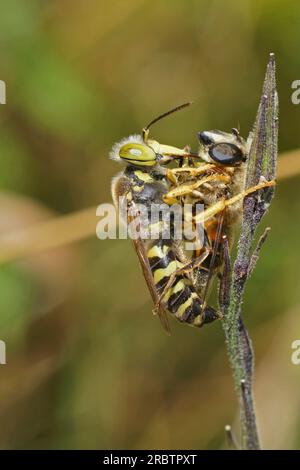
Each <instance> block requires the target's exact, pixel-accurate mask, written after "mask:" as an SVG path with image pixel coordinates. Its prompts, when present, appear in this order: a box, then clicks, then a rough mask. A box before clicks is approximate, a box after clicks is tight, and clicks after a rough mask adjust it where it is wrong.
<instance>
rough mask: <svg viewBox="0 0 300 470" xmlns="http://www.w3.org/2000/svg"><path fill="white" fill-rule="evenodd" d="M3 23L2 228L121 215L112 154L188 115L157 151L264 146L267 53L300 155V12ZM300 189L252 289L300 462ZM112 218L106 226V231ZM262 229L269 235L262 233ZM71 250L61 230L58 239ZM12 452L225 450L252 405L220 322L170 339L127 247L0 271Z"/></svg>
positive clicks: (228, 5) (255, 331) (5, 412)
mask: <svg viewBox="0 0 300 470" xmlns="http://www.w3.org/2000/svg"><path fill="white" fill-rule="evenodd" d="M4 3H5V6H4V5H3V8H2V9H1V15H0V57H1V76H0V79H2V80H4V81H5V82H6V85H7V104H6V105H5V106H1V107H0V119H1V126H0V142H1V152H0V159H1V171H0V184H1V194H0V205H1V207H0V229H1V232H2V233H4V232H9V231H13V230H18V229H20V228H22V227H27V226H31V225H33V224H38V223H39V222H41V221H44V220H47V219H50V218H51V217H55V215H61V214H68V213H71V212H75V211H77V210H80V209H83V208H86V207H90V206H95V205H97V204H100V203H101V202H108V201H110V200H111V196H110V180H111V178H112V176H113V175H114V174H116V173H117V172H118V171H120V167H119V166H118V165H116V163H115V162H112V161H109V160H108V158H107V156H108V152H109V150H110V147H111V145H112V144H113V143H114V142H115V141H118V140H120V139H121V138H122V137H124V136H126V135H128V134H131V133H136V132H139V131H140V129H141V128H142V127H143V126H144V125H145V124H146V123H147V122H148V121H149V120H150V119H151V118H153V117H154V116H156V115H157V114H159V113H161V112H163V111H165V110H167V109H169V108H171V107H172V106H175V105H177V104H179V103H182V102H184V101H187V100H192V101H193V102H194V104H193V106H192V107H191V108H190V109H189V110H186V111H184V112H182V113H178V114H176V115H174V116H173V117H172V118H169V119H166V120H165V121H163V122H161V123H160V124H159V125H157V126H156V127H155V128H153V131H152V136H153V137H155V138H157V139H158V140H160V141H161V142H164V143H170V144H173V145H177V146H183V145H185V144H187V143H191V144H192V146H194V148H196V145H197V142H196V132H197V131H198V130H203V129H211V128H219V129H222V130H225V131H228V130H230V129H231V127H237V126H240V129H241V133H242V135H245V136H246V135H247V134H248V131H249V130H250V128H251V126H252V124H253V122H254V118H255V113H256V109H257V106H258V102H259V97H260V92H261V87H262V81H263V77H264V73H265V68H266V64H267V61H268V54H269V52H275V54H276V59H277V71H278V90H279V97H280V133H279V138H280V140H279V145H280V151H281V152H282V151H286V150H289V149H295V148H298V147H300V133H299V128H300V105H299V106H295V105H293V104H292V103H291V98H290V97H291V91H292V90H291V83H292V81H293V80H296V79H300V54H299V44H300V29H299V21H300V4H299V2H296V1H278V0H263V1H262V0H259V1H258V0H256V1H255V0H252V1H250V0H244V1H243V2H241V1H238V0H229V1H227V2H222V1H212V0H207V1H204V0H203V1H202V0H164V1H158V0H152V1H150V0H126V1H122V0H114V1H111V2H108V1H104V0H88V1H86V0H85V1H84V0H72V1H71V0H59V1H58V0H52V1H47V0H28V1H26V2H24V1H20V0H19V1H18V0H10V1H8V2H4ZM298 187H299V177H297V176H295V177H293V178H291V179H289V180H286V181H280V182H279V184H278V189H277V193H276V198H275V200H274V203H273V205H272V208H271V210H270V212H269V214H268V216H267V217H266V219H265V220H264V222H263V225H265V226H266V225H270V226H271V227H272V232H271V235H270V237H269V239H268V241H267V243H266V245H265V246H264V249H263V252H262V255H261V258H260V262H259V264H258V267H257V269H256V271H255V274H254V275H253V277H252V279H251V281H250V283H249V284H248V289H247V294H246V297H245V302H244V318H245V320H246V324H247V326H248V328H249V332H250V335H251V337H252V339H253V343H254V348H255V351H256V382H255V392H256V403H257V409H258V416H259V425H260V430H261V434H262V440H263V444H264V446H265V447H267V448H274V449H276V448H277V449H279V448H300V395H299V386H300V366H298V367H297V366H295V365H292V364H291V361H290V356H291V352H292V350H291V342H292V341H293V340H295V339H300V318H299V315H300V289H299V279H300V276H299V263H300V251H299V246H298V241H299V227H300V223H299V216H298V214H299V210H300V198H299V194H298ZM96 223H97V219H96V216H95V227H96ZM261 229H262V228H261ZM49 237H55V231H54V232H53V233H51V234H49ZM0 286H1V295H0V339H2V340H5V341H6V344H7V365H1V366H0V423H2V424H1V426H0V447H1V448H26V449H28V448H35V449H37V448H46V449H53V448H80V449H81V448H84V449H86V448H130V449H132V448H134V449H136V448H148V449H151V448H162V449H163V448H168V449H175V448H201V449H209V448H221V447H222V446H223V445H224V426H225V424H227V423H232V422H233V421H234V419H235V416H236V411H237V410H236V399H235V395H234V392H233V386H232V379H231V374H230V370H229V366H228V363H227V358H226V351H225V348H224V339H223V333H222V329H221V325H220V324H218V323H217V322H216V323H215V324H213V325H212V326H210V327H207V328H205V329H203V330H201V331H198V330H196V329H192V328H188V327H184V326H182V325H178V324H177V323H175V322H172V330H173V334H172V336H171V337H168V336H166V335H165V334H164V332H163V330H162V329H161V327H160V324H159V322H158V320H157V319H156V318H153V317H152V315H151V308H152V305H151V301H150V297H149V293H148V291H147V288H146V286H145V283H144V280H143V278H142V275H141V272H140V268H139V266H138V262H137V259H136V256H135V253H134V251H133V248H132V246H131V243H130V241H128V240H123V241H119V240H113V241H107V240H105V241H100V240H97V238H96V236H91V237H90V238H87V239H86V240H84V241H81V242H78V243H73V244H71V243H70V244H69V245H66V246H64V247H62V248H60V249H55V250H49V251H47V252H45V253H42V254H39V255H36V256H27V257H24V258H22V259H21V260H18V261H15V262H11V263H4V264H2V265H1V270H0Z"/></svg>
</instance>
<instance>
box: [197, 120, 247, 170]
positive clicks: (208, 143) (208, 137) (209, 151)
mask: <svg viewBox="0 0 300 470" xmlns="http://www.w3.org/2000/svg"><path fill="white" fill-rule="evenodd" d="M198 139H199V141H200V149H199V155H200V156H201V158H203V160H205V161H207V162H210V163H218V164H219V165H224V166H238V165H240V164H241V163H243V162H245V161H246V159H247V145H246V142H245V141H244V139H243V138H242V137H241V136H240V135H239V133H238V131H237V130H236V129H233V130H232V133H231V134H229V133H227V132H222V131H218V130H212V131H203V132H199V133H198Z"/></svg>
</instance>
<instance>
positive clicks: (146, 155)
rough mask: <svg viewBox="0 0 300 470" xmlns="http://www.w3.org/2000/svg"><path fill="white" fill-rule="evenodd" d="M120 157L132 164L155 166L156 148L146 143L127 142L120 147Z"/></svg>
mask: <svg viewBox="0 0 300 470" xmlns="http://www.w3.org/2000/svg"><path fill="white" fill-rule="evenodd" d="M119 157H120V158H122V159H123V160H126V161H127V162H128V163H131V164H132V165H138V166H153V165H155V164H156V154H155V152H154V150H152V149H151V148H150V147H148V146H147V145H145V144H139V143H127V144H125V145H123V146H122V147H121V148H120V150H119Z"/></svg>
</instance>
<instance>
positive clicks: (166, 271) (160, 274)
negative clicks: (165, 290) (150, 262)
mask: <svg viewBox="0 0 300 470" xmlns="http://www.w3.org/2000/svg"><path fill="white" fill-rule="evenodd" d="M178 267H179V266H178V262H177V261H176V260H175V261H171V263H169V264H168V266H166V267H165V268H159V269H157V270H156V271H154V275H153V278H154V283H155V284H158V283H159V281H160V280H161V279H163V278H164V277H170V276H171V274H173V273H174V272H175V271H176V270H177V269H178Z"/></svg>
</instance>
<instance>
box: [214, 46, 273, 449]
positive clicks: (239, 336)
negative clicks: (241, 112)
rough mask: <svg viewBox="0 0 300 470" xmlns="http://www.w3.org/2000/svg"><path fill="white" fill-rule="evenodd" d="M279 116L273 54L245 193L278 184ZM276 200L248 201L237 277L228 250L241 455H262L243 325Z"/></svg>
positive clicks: (224, 301)
mask: <svg viewBox="0 0 300 470" xmlns="http://www.w3.org/2000/svg"><path fill="white" fill-rule="evenodd" d="M277 116H278V98H277V92H276V83H275V57H274V54H270V60H269V63H268V66H267V72H266V76H265V81H264V85H263V91H262V96H261V100H260V104H259V108H258V112H257V116H256V121H255V124H254V128H253V132H252V133H251V134H250V136H249V139H251V142H252V143H251V147H250V152H249V156H248V163H247V173H246V188H249V187H251V186H254V185H255V184H257V183H258V182H259V181H260V180H261V179H262V178H265V179H266V180H268V181H271V180H273V179H275V176H276V162H277V135H278V117H277ZM273 196H274V188H273V187H271V188H265V189H263V190H260V191H258V192H256V193H254V194H252V195H250V196H248V197H247V198H245V201H244V209H243V220H242V229H241V234H240V238H239V242H238V252H237V257H236V259H235V262H234V266H233V269H232V271H231V269H230V263H229V261H228V259H229V254H228V247H226V245H225V247H224V252H225V267H224V273H223V279H222V281H221V285H220V300H219V302H220V308H221V311H222V312H223V315H224V317H223V328H224V333H225V339H226V347H227V352H228V357H229V361H230V364H231V367H232V371H233V379H234V384H235V389H236V391H237V394H238V398H239V406H240V419H241V448H242V449H260V440H259V434H258V429H257V424H256V415H255V408H254V399H253V372H254V357H253V349H252V344H251V340H250V338H249V335H248V332H247V330H246V328H245V326H244V323H243V320H242V312H241V306H242V301H243V295H244V290H245V285H246V282H247V280H248V279H249V277H250V274H251V273H252V271H253V269H254V267H255V265H256V261H257V259H258V255H259V251H260V249H261V246H262V244H263V242H264V241H265V239H266V233H265V234H264V235H263V236H262V237H261V238H260V240H259V242H258V245H257V247H256V249H255V250H254V253H253V254H252V245H253V239H254V235H255V232H256V229H257V226H258V224H259V223H260V221H261V219H262V217H263V216H264V214H265V213H266V211H267V210H268V208H269V206H270V203H271V200H272V198H273ZM226 250H227V254H226ZM226 259H227V262H226Z"/></svg>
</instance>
